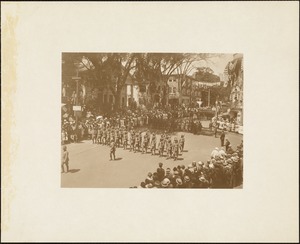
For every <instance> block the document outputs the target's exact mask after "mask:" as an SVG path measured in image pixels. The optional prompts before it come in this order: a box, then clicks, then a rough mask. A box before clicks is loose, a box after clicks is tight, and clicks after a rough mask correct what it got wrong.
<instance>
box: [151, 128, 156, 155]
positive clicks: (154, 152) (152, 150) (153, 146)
mask: <svg viewBox="0 0 300 244" xmlns="http://www.w3.org/2000/svg"><path fill="white" fill-rule="evenodd" d="M150 144H151V155H155V154H156V136H155V134H154V133H153V134H152V138H151V143H150Z"/></svg>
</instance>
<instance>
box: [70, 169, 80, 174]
mask: <svg viewBox="0 0 300 244" xmlns="http://www.w3.org/2000/svg"><path fill="white" fill-rule="evenodd" d="M78 171H80V169H70V170H69V173H77V172H78Z"/></svg>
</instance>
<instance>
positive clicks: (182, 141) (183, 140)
mask: <svg viewBox="0 0 300 244" xmlns="http://www.w3.org/2000/svg"><path fill="white" fill-rule="evenodd" d="M184 142H185V139H184V135H181V138H180V139H179V146H180V152H183V149H184Z"/></svg>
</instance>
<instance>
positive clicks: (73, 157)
mask: <svg viewBox="0 0 300 244" xmlns="http://www.w3.org/2000/svg"><path fill="white" fill-rule="evenodd" d="M177 134H179V136H180V135H181V134H185V139H186V142H185V151H184V152H183V155H181V156H180V157H179V160H177V161H174V160H173V159H168V160H167V159H166V157H163V158H160V157H159V156H158V155H155V156H151V154H150V153H149V152H148V154H147V155H146V154H141V153H139V152H138V153H133V152H129V150H123V149H122V148H118V149H117V151H116V159H117V160H115V161H110V160H109V151H110V149H109V147H108V146H102V145H97V144H92V142H91V141H83V142H81V143H77V144H69V145H67V147H68V151H69V155H70V171H71V172H69V173H62V174H61V175H62V178H61V186H62V187H89V188H92V187H100V188H101V187H103V188H129V187H131V186H138V185H139V184H140V182H141V181H144V180H145V178H146V176H147V173H148V172H155V171H156V169H157V166H158V163H159V162H162V163H163V164H164V168H167V167H170V168H171V169H173V167H175V166H177V165H179V164H180V165H182V164H183V165H186V166H187V165H189V164H190V163H191V162H192V161H194V160H195V161H200V160H201V161H206V160H208V159H209V157H210V153H211V151H212V150H213V148H214V147H216V146H218V147H219V146H220V138H215V137H214V136H204V135H193V134H191V133H183V132H182V133H177ZM174 135H175V134H174ZM179 136H178V137H179ZM226 137H227V138H228V139H229V141H230V142H231V144H232V145H233V148H236V146H237V145H238V144H240V142H241V140H242V135H238V134H235V133H227V134H226Z"/></svg>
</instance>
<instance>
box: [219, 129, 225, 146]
mask: <svg viewBox="0 0 300 244" xmlns="http://www.w3.org/2000/svg"><path fill="white" fill-rule="evenodd" d="M220 140H221V147H223V146H224V140H225V132H224V130H222V132H221V136H220Z"/></svg>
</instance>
